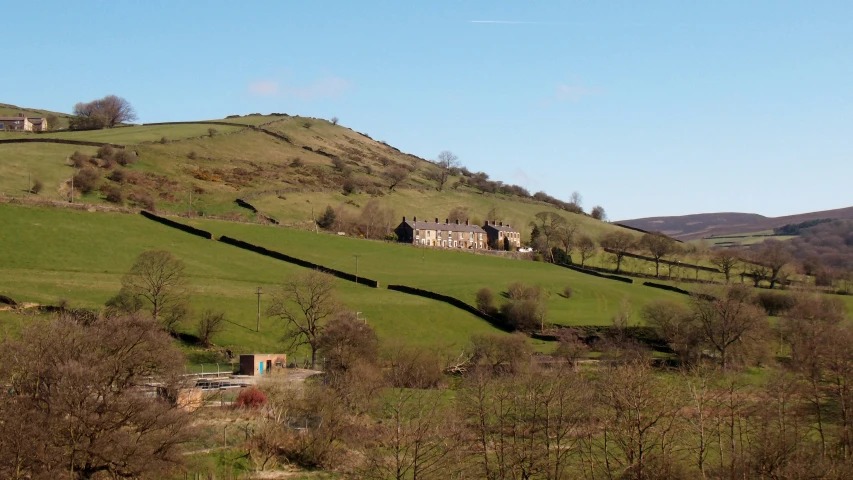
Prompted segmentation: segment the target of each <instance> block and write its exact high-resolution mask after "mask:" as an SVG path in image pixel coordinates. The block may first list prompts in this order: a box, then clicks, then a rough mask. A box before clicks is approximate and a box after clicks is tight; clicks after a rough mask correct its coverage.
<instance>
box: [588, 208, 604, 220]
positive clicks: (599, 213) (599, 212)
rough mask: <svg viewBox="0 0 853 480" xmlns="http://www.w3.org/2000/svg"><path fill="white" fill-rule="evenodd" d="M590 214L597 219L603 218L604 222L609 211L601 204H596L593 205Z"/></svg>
mask: <svg viewBox="0 0 853 480" xmlns="http://www.w3.org/2000/svg"><path fill="white" fill-rule="evenodd" d="M589 215H590V216H591V217H592V218H594V219H596V220H601V221H602V222H604V221H606V220H607V213H605V212H604V207H602V206H601V205H596V206H594V207H592V210H591V211H590V212H589Z"/></svg>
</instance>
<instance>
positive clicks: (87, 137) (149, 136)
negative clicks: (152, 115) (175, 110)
mask: <svg viewBox="0 0 853 480" xmlns="http://www.w3.org/2000/svg"><path fill="white" fill-rule="evenodd" d="M210 128H214V129H216V130H217V131H218V132H219V133H230V132H235V131H238V130H240V129H241V128H242V127H239V126H234V127H229V126H226V125H204V124H185V125H136V126H130V127H115V128H105V129H102V130H83V131H58V132H48V133H38V134H36V133H14V132H3V133H0V139H4V138H61V139H65V140H82V141H86V142H105V143H114V144H117V145H132V144H137V143H142V142H156V141H159V140H160V139H162V138H163V137H166V139H167V140H183V139H186V138H192V137H200V136H204V135H208V129H210Z"/></svg>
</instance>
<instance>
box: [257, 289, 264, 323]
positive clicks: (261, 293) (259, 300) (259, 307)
mask: <svg viewBox="0 0 853 480" xmlns="http://www.w3.org/2000/svg"><path fill="white" fill-rule="evenodd" d="M263 293H264V292H263V290H262V289H261V287H258V289H257V291H255V295H257V296H258V324H257V326H255V331H256V332H260V331H261V295H263Z"/></svg>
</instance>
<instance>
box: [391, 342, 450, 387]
mask: <svg viewBox="0 0 853 480" xmlns="http://www.w3.org/2000/svg"><path fill="white" fill-rule="evenodd" d="M388 375H389V379H388V380H389V383H390V384H391V385H392V386H394V387H397V388H435V387H437V386H438V385H439V384H440V383H441V379H442V378H443V372H442V365H441V358H439V356H438V355H437V354H436V353H435V352H432V351H430V350H427V349H425V348H423V347H411V346H405V347H401V348H399V349H397V350H395V351H394V352H393V353H392V358H391V370H390V371H389V372H388Z"/></svg>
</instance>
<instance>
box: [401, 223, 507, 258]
mask: <svg viewBox="0 0 853 480" xmlns="http://www.w3.org/2000/svg"><path fill="white" fill-rule="evenodd" d="M394 233H395V234H397V241H398V242H402V243H409V244H412V245H424V246H428V247H443V248H466V249H481V250H490V249H498V250H517V249H518V248H520V247H521V234H519V233H518V230H516V229H514V228H512V227H511V226H510V225H509V224H506V225H504V223H503V222H491V223H490V222H486V224H485V225H483V226H482V227H481V226H479V225H470V224H469V223H468V220H465V223H459V220H456V221H455V222H453V223H451V222H450V221H449V220H448V219H445V220H444V223H439V221H438V219H437V218H436V219H435V221H433V222H430V221H420V220H418V217H414V218H412V219H411V220H407V219H406V217H403V221H402V222H401V223H400V225H399V226H397V228H396V229H394Z"/></svg>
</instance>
